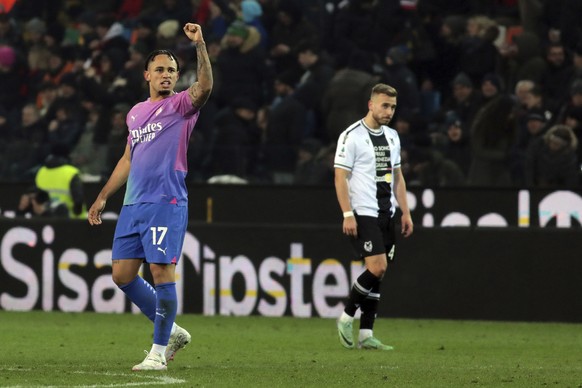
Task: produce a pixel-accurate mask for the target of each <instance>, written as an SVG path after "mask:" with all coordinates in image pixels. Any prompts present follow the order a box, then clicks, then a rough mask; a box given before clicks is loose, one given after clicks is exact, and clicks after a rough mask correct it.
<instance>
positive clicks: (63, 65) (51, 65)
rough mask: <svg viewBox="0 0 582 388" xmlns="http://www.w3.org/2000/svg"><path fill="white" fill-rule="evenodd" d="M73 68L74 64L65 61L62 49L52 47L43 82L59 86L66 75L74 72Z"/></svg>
mask: <svg viewBox="0 0 582 388" xmlns="http://www.w3.org/2000/svg"><path fill="white" fill-rule="evenodd" d="M73 67H74V66H73V62H72V61H70V60H68V59H65V56H64V54H63V51H62V50H61V49H60V48H58V47H52V48H50V56H49V61H48V69H47V71H46V73H45V75H44V78H43V82H50V83H52V84H53V85H58V84H60V82H61V78H62V77H63V76H64V75H65V74H67V73H71V72H72V71H73Z"/></svg>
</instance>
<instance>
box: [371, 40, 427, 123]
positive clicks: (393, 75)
mask: <svg viewBox="0 0 582 388" xmlns="http://www.w3.org/2000/svg"><path fill="white" fill-rule="evenodd" d="M408 55H409V52H408V49H407V48H406V47H405V46H394V47H391V48H390V49H389V50H388V52H387V53H386V56H385V59H384V61H385V66H384V67H383V72H382V74H381V76H380V82H383V83H385V84H388V85H390V86H392V87H393V88H395V89H396V90H397V91H398V114H402V113H407V114H416V113H419V112H420V93H419V88H418V81H417V79H416V75H415V74H414V73H413V72H412V70H411V69H410V67H408V65H407V62H408Z"/></svg>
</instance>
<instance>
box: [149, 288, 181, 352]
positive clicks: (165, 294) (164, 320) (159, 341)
mask: <svg viewBox="0 0 582 388" xmlns="http://www.w3.org/2000/svg"><path fill="white" fill-rule="evenodd" d="M156 294H157V303H156V319H155V320H154V344H156V345H163V346H166V345H168V340H169V339H170V333H171V331H172V325H173V324H174V321H175V320H176V311H177V310H178V297H177V296H176V283H162V284H158V285H157V286H156Z"/></svg>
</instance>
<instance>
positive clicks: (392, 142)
mask: <svg viewBox="0 0 582 388" xmlns="http://www.w3.org/2000/svg"><path fill="white" fill-rule="evenodd" d="M390 144H392V147H394V139H392V138H390Z"/></svg>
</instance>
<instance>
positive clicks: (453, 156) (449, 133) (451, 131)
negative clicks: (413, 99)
mask: <svg viewBox="0 0 582 388" xmlns="http://www.w3.org/2000/svg"><path fill="white" fill-rule="evenodd" d="M444 129H445V131H446V139H445V141H444V144H443V145H441V146H440V147H439V148H440V150H441V152H442V154H443V157H444V158H445V159H448V160H450V161H451V162H453V163H455V164H456V165H457V166H458V167H459V168H460V169H461V171H462V173H463V177H464V178H463V181H466V179H467V177H468V176H469V166H470V165H471V148H470V144H469V137H468V133H467V132H468V131H467V129H466V128H465V126H464V125H463V123H462V122H461V120H460V119H459V118H458V117H457V115H456V114H455V113H453V112H451V114H449V115H448V116H447V118H446V120H445V123H444Z"/></svg>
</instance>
